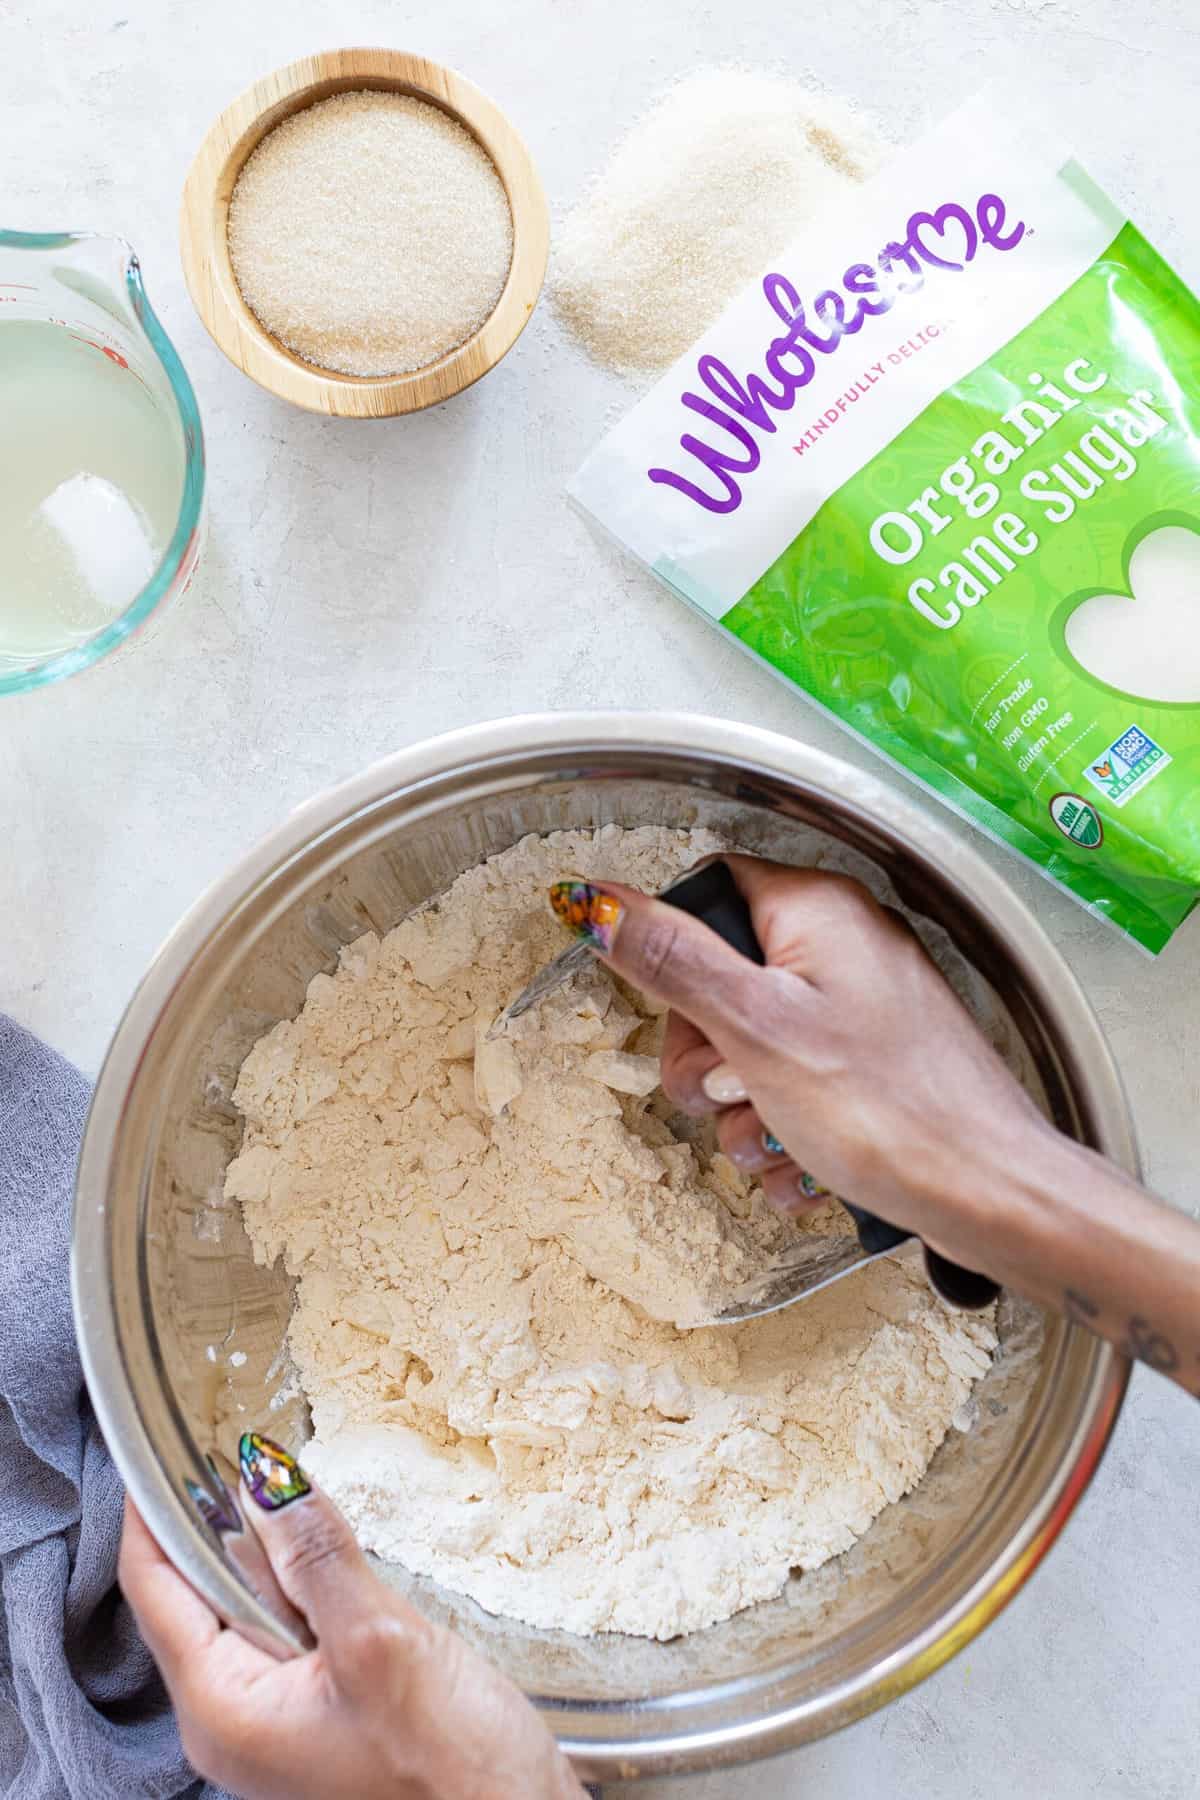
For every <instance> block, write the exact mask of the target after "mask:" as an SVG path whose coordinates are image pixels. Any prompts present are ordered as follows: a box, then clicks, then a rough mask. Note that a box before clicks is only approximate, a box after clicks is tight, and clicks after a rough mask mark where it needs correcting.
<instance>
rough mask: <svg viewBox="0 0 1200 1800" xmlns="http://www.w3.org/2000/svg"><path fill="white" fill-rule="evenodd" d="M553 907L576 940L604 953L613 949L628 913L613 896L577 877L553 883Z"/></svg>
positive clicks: (551, 900)
mask: <svg viewBox="0 0 1200 1800" xmlns="http://www.w3.org/2000/svg"><path fill="white" fill-rule="evenodd" d="M550 904H551V906H552V907H553V908H554V910H555V912H556V913H557V914H558V916H559V918H560V919H561V920H562V922H563V924H564V925H565V926H566V928H567V930H568V931H570V932H572V933H573V934H574V935H575V936H576V937H577V938H582V939H583V941H584V943H586V944H593V945H594V946H595V948H596V949H597V950H600V951H604V952H605V953H607V952H608V951H609V950H611V949H612V944H613V938H614V937H615V936H616V934H617V926H618V925H619V924H620V923H621V918H622V915H623V914H624V911H625V908H624V907H623V906H622V905H621V902H620V901H619V900H618V899H617V898H616V896H615V895H614V894H605V893H601V891H600V889H599V888H594V887H593V886H592V884H591V882H590V881H580V880H579V879H578V877H575V878H573V879H572V880H570V881H556V882H555V883H554V886H553V887H552V888H551V889H550Z"/></svg>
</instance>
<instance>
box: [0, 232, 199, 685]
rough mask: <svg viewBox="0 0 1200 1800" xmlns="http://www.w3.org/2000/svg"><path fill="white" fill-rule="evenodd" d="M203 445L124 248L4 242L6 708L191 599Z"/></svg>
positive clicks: (0, 489)
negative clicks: (184, 595) (183, 597)
mask: <svg viewBox="0 0 1200 1800" xmlns="http://www.w3.org/2000/svg"><path fill="white" fill-rule="evenodd" d="M203 506H204V437H203V432H202V430H201V425H200V414H199V410H198V408H197V406H196V396H195V394H194V393H193V391H192V384H191V382H190V381H189V380H188V377H187V373H186V371H185V369H184V367H183V364H182V363H181V362H180V360H179V357H178V356H177V354H176V352H175V349H174V347H173V345H172V344H171V341H170V339H169V338H168V337H167V335H166V333H165V332H164V331H163V329H162V326H161V325H160V324H159V322H158V320H157V318H156V317H155V315H154V312H153V309H152V308H151V306H150V302H149V301H148V300H147V298H146V292H145V289H144V288H143V286H142V277H141V270H140V268H139V265H138V260H137V256H136V255H135V253H134V252H133V250H132V249H131V248H130V246H129V245H128V244H127V243H126V242H125V241H124V240H123V239H122V238H115V237H103V236H99V235H97V234H95V233H92V232H25V231H0V695H3V694H11V693H21V692H24V691H27V690H28V689H30V688H36V687H42V686H44V685H45V684H46V683H48V682H52V681H61V680H62V679H63V678H64V677H65V676H67V675H74V674H76V673H77V672H78V671H79V670H81V669H86V668H88V667H90V666H91V665H92V664H93V663H95V662H98V661H99V660H100V658H101V657H103V656H106V655H107V654H108V653H109V652H110V651H112V650H114V649H116V648H117V646H118V645H119V644H122V643H124V642H125V641H126V640H127V639H128V638H130V637H131V636H132V635H133V633H134V632H136V631H137V630H138V628H139V626H141V625H143V624H144V623H145V621H146V620H147V619H148V618H149V617H150V615H151V613H153V612H155V611H157V609H158V608H159V607H161V606H162V605H163V604H164V603H165V602H166V601H168V600H171V599H173V598H174V596H175V595H176V594H179V593H181V592H182V591H183V589H184V588H185V587H186V586H187V583H188V581H189V580H190V578H191V575H192V572H193V570H194V569H195V566H196V562H197V559H198V557H199V549H200V531H201V522H202V517H203Z"/></svg>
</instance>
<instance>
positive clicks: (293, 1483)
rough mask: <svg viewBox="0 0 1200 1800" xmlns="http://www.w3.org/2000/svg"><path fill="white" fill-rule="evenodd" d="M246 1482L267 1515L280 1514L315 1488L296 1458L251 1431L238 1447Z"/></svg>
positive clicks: (270, 1440) (244, 1436)
mask: <svg viewBox="0 0 1200 1800" xmlns="http://www.w3.org/2000/svg"><path fill="white" fill-rule="evenodd" d="M238 1461H239V1462H240V1464H241V1466H242V1480H243V1481H244V1482H245V1483H246V1486H247V1487H248V1488H249V1489H250V1492H251V1494H252V1495H253V1497H254V1499H255V1500H257V1501H258V1504H259V1505H260V1506H261V1507H262V1508H263V1510H264V1512H278V1511H279V1509H280V1507H281V1506H287V1505H289V1504H290V1503H291V1502H292V1501H293V1500H302V1499H303V1498H304V1496H305V1494H311V1493H312V1484H311V1482H310V1481H309V1479H308V1477H307V1476H306V1475H305V1473H304V1471H303V1469H301V1468H300V1466H299V1464H298V1463H297V1461H296V1459H295V1457H294V1456H290V1455H289V1454H288V1452H287V1451H286V1450H285V1449H283V1447H282V1445H280V1444H276V1443H275V1442H274V1441H273V1440H272V1439H271V1438H269V1437H263V1435H262V1433H261V1432H258V1431H247V1432H244V1433H243V1434H242V1438H241V1441H240V1442H239V1444H238Z"/></svg>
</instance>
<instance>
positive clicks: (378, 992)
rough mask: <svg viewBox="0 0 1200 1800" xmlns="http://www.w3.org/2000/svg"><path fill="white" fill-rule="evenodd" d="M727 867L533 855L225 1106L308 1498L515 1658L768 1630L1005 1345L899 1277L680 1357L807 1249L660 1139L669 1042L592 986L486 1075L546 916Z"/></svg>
mask: <svg viewBox="0 0 1200 1800" xmlns="http://www.w3.org/2000/svg"><path fill="white" fill-rule="evenodd" d="M718 848H720V845H719V842H718V840H717V839H716V838H714V837H713V836H712V834H711V833H709V832H705V831H693V832H691V833H687V832H679V831H667V830H662V829H657V828H648V827H647V828H639V829H636V830H627V831H622V830H620V829H618V828H616V827H609V828H608V829H606V830H605V831H602V832H600V833H598V834H597V835H596V836H594V837H593V836H591V835H589V834H583V833H568V834H556V835H555V836H552V837H549V838H546V839H537V838H527V839H525V840H524V841H523V842H521V843H519V844H516V845H514V846H513V847H512V848H511V849H510V850H506V851H505V852H504V853H503V854H502V855H500V856H498V857H495V858H493V859H492V860H491V861H489V862H487V863H485V864H483V865H481V866H480V867H478V868H475V869H471V870H469V871H468V872H467V873H466V874H465V875H463V876H461V877H460V878H459V879H458V880H457V881H456V882H455V883H454V885H453V887H452V888H451V889H450V890H449V892H448V893H447V894H445V895H443V897H442V898H441V900H440V901H439V902H438V903H437V905H436V907H433V908H429V909H427V910H425V911H424V912H422V913H419V914H417V915H415V916H414V917H413V918H410V919H407V920H405V921H404V922H403V923H402V924H401V925H399V926H397V928H396V929H395V930H394V931H392V932H390V933H389V934H388V935H387V937H385V938H384V939H383V940H382V941H380V940H379V939H378V938H375V937H373V936H368V937H365V938H363V939H361V940H360V941H359V942H358V943H356V944H353V945H351V946H349V948H348V949H347V950H346V951H345V952H344V953H343V956H342V959H341V964H340V967H339V968H338V970H337V973H336V974H334V975H333V976H328V975H318V976H317V977H316V979H315V980H314V981H313V982H312V984H311V986H310V988H309V992H308V999H307V1002H306V1004H305V1006H304V1008H303V1010H302V1012H301V1013H300V1015H299V1017H298V1018H297V1019H295V1020H292V1021H286V1022H284V1023H283V1024H281V1025H278V1026H276V1027H275V1029H274V1030H273V1031H271V1032H269V1033H268V1034H267V1036H266V1037H264V1038H263V1039H262V1040H261V1041H260V1042H259V1044H258V1045H257V1046H256V1047H255V1048H254V1050H253V1051H252V1052H251V1054H250V1056H249V1057H248V1058H247V1060H246V1063H245V1065H244V1067H243V1069H242V1073H241V1077H240V1079H239V1082H238V1085H237V1089H236V1093H235V1099H236V1101H237V1104H238V1106H239V1107H240V1108H241V1110H242V1112H243V1113H244V1115H245V1118H246V1135H245V1141H244V1145H243V1148H242V1152H241V1154H240V1156H238V1158H237V1159H236V1160H235V1161H234V1162H233V1163H232V1164H231V1165H230V1168H229V1173H228V1180H227V1188H226V1191H227V1193H228V1195H229V1196H230V1197H231V1198H233V1199H236V1200H238V1201H240V1203H241V1205H242V1209H243V1213H244V1217H245V1221H246V1226H247V1230H248V1231H249V1234H250V1238H251V1241H252V1243H253V1245H254V1248H255V1254H256V1256H258V1257H259V1258H260V1259H261V1260H263V1261H271V1260H273V1259H274V1258H275V1257H277V1256H282V1257H283V1259H284V1262H285V1264H286V1267H287V1269H288V1270H289V1272H290V1273H291V1274H293V1275H294V1276H295V1277H296V1278H297V1288H296V1306H295V1312H294V1315H293V1318H292V1322H291V1326H290V1329H289V1336H288V1344H289V1348H290V1351H291V1354H292V1356H293V1358H294V1361H295V1364H296V1367H297V1370H298V1372H299V1376H300V1380H301V1383H302V1386H303V1389H304V1392H305V1394H306V1396H307V1398H308V1400H309V1402H310V1405H311V1407H312V1413H313V1424H314V1427H315V1431H316V1440H315V1442H314V1443H312V1444H310V1445H309V1446H308V1448H307V1449H306V1450H305V1451H304V1462H305V1466H306V1467H307V1468H309V1469H310V1470H311V1472H312V1473H313V1474H314V1475H315V1476H316V1477H317V1479H318V1480H319V1481H321V1482H322V1483H323V1484H324V1486H325V1487H326V1488H327V1489H328V1491H329V1492H330V1493H331V1494H332V1496H333V1498H334V1499H335V1500H336V1501H337V1502H338V1504H339V1505H340V1506H341V1507H342V1508H343V1510H344V1511H345V1512H346V1514H347V1516H348V1517H349V1519H350V1520H351V1523H352V1524H353V1526H354V1528H355V1530H356V1532H357V1533H358V1536H359V1538H360V1540H361V1541H362V1542H363V1543H364V1544H365V1545H366V1546H367V1547H368V1548H370V1549H372V1550H374V1551H376V1552H377V1553H378V1554H380V1555H381V1556H383V1557H385V1558H386V1559H387V1560H389V1561H392V1562H398V1563H401V1564H403V1565H404V1566H405V1567H407V1568H409V1569H411V1570H413V1571H414V1572H416V1573H418V1574H424V1575H430V1576H433V1577H434V1578H435V1579H436V1580H438V1581H440V1582H442V1583H443V1584H444V1585H446V1586H447V1587H450V1588H453V1589H456V1590H458V1591H459V1592H462V1593H466V1594H470V1595H471V1596H473V1598H475V1599H476V1600H477V1601H479V1602H480V1604H481V1605H483V1606H485V1607H487V1608H488V1609H489V1611H492V1612H496V1613H505V1614H509V1615H511V1616H513V1617H515V1618H518V1619H522V1620H525V1621H527V1622H528V1623H530V1624H533V1625H539V1626H548V1627H554V1626H557V1627H562V1628H564V1629H566V1630H570V1631H574V1632H579V1633H592V1632H600V1631H624V1632H630V1633H635V1634H638V1635H643V1636H649V1637H658V1638H667V1637H671V1636H674V1635H675V1634H677V1633H679V1632H685V1631H693V1630H696V1629H698V1628H700V1627H702V1626H705V1625H707V1624H710V1623H712V1622H714V1621H716V1620H718V1619H724V1618H728V1617H729V1616H730V1614H732V1613H734V1612H736V1611H738V1610H739V1608H741V1607H744V1606H748V1605H750V1604H751V1603H752V1602H754V1601H756V1600H760V1599H766V1598H769V1597H770V1596H772V1595H774V1594H777V1593H778V1592H779V1590H780V1589H781V1588H782V1587H783V1585H784V1583H785V1582H786V1580H787V1578H788V1575H789V1573H790V1572H791V1570H792V1569H794V1568H804V1569H812V1568H815V1567H816V1566H817V1565H818V1564H820V1563H822V1562H824V1561H826V1560H827V1559H828V1558H829V1557H831V1556H834V1555H836V1554H837V1553H838V1552H839V1551H842V1550H845V1549H847V1548H848V1547H849V1545H850V1544H851V1543H853V1541H854V1539H855V1538H856V1537H858V1536H859V1535H860V1534H861V1533H862V1532H864V1531H865V1530H866V1529H867V1526H868V1525H869V1524H870V1523H871V1520H872V1519H873V1518H874V1517H875V1516H876V1514H877V1513H878V1512H879V1511H880V1510H881V1509H882V1508H883V1507H884V1506H886V1505H887V1504H888V1502H889V1501H892V1500H895V1499H898V1498H899V1497H900V1495H902V1494H904V1493H905V1492H907V1491H908V1489H909V1488H911V1487H912V1486H913V1485H914V1484H915V1483H916V1482H917V1481H919V1480H920V1478H921V1476H922V1475H923V1474H924V1472H925V1470H926V1468H927V1467H928V1464H929V1459H930V1457H931V1456H932V1455H933V1453H934V1451H935V1450H936V1449H937V1447H938V1445H939V1444H940V1442H941V1441H942V1438H943V1437H944V1436H945V1434H946V1431H947V1429H948V1428H949V1426H950V1424H951V1421H952V1420H953V1418H954V1416H955V1414H956V1412H957V1411H958V1409H959V1407H960V1406H961V1405H962V1403H963V1401H964V1400H965V1399H966V1397H967V1396H968V1394H969V1393H970V1390H971V1386H972V1383H973V1382H974V1380H975V1379H976V1377H977V1376H978V1375H980V1374H981V1373H982V1372H983V1371H984V1369H985V1368H986V1367H987V1364H988V1360H989V1356H990V1352H991V1350H992V1348H993V1346H994V1344H995V1334H994V1331H993V1328H992V1325H991V1323H990V1320H989V1319H987V1318H986V1317H982V1316H978V1315H975V1316H972V1315H966V1314H963V1315H955V1314H953V1313H949V1312H947V1311H946V1310H945V1309H944V1308H943V1307H942V1306H941V1305H940V1304H939V1302H938V1301H937V1300H936V1299H935V1298H934V1296H933V1295H932V1294H931V1292H930V1290H929V1288H928V1286H927V1284H926V1282H925V1280H924V1278H923V1275H922V1274H921V1272H920V1269H919V1265H918V1266H917V1267H913V1266H911V1265H909V1264H907V1263H905V1262H903V1261H894V1260H885V1261H881V1262H877V1263H874V1264H872V1265H871V1266H870V1267H868V1268H866V1269H863V1270H862V1271H860V1272H859V1273H857V1274H856V1275H855V1277H854V1279H853V1280H851V1281H844V1282H840V1283H838V1284H836V1285H835V1286H833V1287H831V1288H829V1289H827V1290H826V1291H825V1292H824V1293H820V1294H817V1295H815V1296H814V1297H813V1298H812V1299H810V1300H808V1301H806V1302H805V1304H804V1305H803V1306H801V1307H797V1308H793V1309H791V1310H790V1311H785V1312H780V1313H775V1314H772V1315H771V1316H769V1317H766V1318H762V1319H757V1320H753V1321H751V1322H749V1323H747V1324H745V1325H741V1326H736V1327H725V1328H720V1327H717V1328H711V1327H710V1328H707V1329H706V1328H703V1327H701V1328H699V1329H680V1323H682V1322H685V1321H686V1322H688V1323H692V1322H695V1321H699V1320H703V1319H704V1318H706V1317H711V1316H712V1313H713V1311H714V1310H716V1309H717V1308H719V1306H720V1305H721V1303H722V1298H723V1296H726V1295H727V1294H728V1292H729V1290H730V1289H731V1288H733V1287H735V1286H736V1285H738V1284H739V1283H740V1282H741V1281H743V1280H745V1279H747V1278H748V1277H750V1276H751V1275H753V1273H754V1272H755V1271H756V1270H761V1269H763V1268H764V1267H766V1266H767V1265H768V1264H769V1262H770V1260H771V1258H772V1256H773V1255H774V1254H775V1253H776V1252H777V1251H778V1250H779V1249H780V1248H781V1247H782V1245H783V1244H784V1243H786V1241H787V1240H788V1238H789V1236H790V1235H791V1233H792V1232H793V1230H794V1229H795V1228H794V1227H792V1226H791V1225H789V1224H788V1223H787V1222H785V1221H783V1220H781V1219H780V1218H778V1217H777V1216H776V1215H775V1214H774V1213H773V1212H772V1211H771V1210H770V1208H769V1207H768V1206H767V1205H766V1203H765V1201H764V1199H763V1197H762V1194H761V1191H760V1190H759V1189H758V1187H757V1186H756V1185H753V1184H751V1183H749V1182H747V1181H746V1180H745V1179H744V1178H743V1177H742V1176H740V1175H739V1173H738V1172H737V1170H736V1169H735V1168H734V1167H733V1165H732V1164H731V1163H729V1162H728V1160H727V1159H726V1158H725V1157H723V1156H721V1155H720V1154H719V1153H714V1150H713V1146H712V1145H711V1143H709V1144H708V1145H706V1144H705V1143H704V1142H703V1141H702V1142H699V1143H692V1142H683V1141H680V1139H679V1138H678V1137H677V1136H676V1134H675V1132H674V1131H673V1130H672V1127H671V1123H670V1120H671V1108H670V1106H669V1103H668V1102H667V1101H666V1099H665V1098H664V1096H663V1094H662V1092H661V1090H659V1088H658V1061H657V1056H658V1049H659V1045H660V1041H661V1030H662V1020H661V1017H660V1016H659V1014H658V1012H657V1010H656V1009H655V1008H653V1007H652V1006H650V1005H649V1004H648V1003H646V1002H645V1001H643V1000H641V999H639V998H638V997H637V996H634V995H631V994H630V993H629V992H628V991H627V990H624V989H618V988H617V987H616V986H615V984H614V983H613V981H612V980H611V979H610V977H609V976H608V975H607V973H605V972H604V971H603V970H601V969H599V968H597V969H595V970H593V971H592V972H591V973H590V974H589V975H588V976H586V977H584V978H579V979H577V980H576V981H575V982H573V983H572V984H570V985H569V986H568V987H566V988H564V989H562V990H560V991H559V992H557V993H555V994H553V995H551V996H550V997H549V998H548V999H547V1000H546V1001H545V1002H544V1003H543V1004H542V1006H540V1007H538V1008H536V1009H534V1010H533V1011H532V1012H530V1013H527V1014H526V1015H525V1016H524V1017H523V1018H522V1019H520V1020H519V1021H517V1022H516V1024H515V1025H513V1026H511V1027H510V1028H509V1033H508V1034H507V1035H506V1036H505V1037H504V1038H501V1039H498V1040H496V1041H495V1042H491V1043H489V1042H488V1039H487V1035H486V1033H487V1028H488V1026H489V1025H490V1024H491V1022H492V1020H493V1019H494V1018H495V1016H496V1014H497V1013H498V1012H499V1011H500V1009H501V1008H502V1007H503V1006H504V1005H505V1004H506V1003H507V1002H508V1001H509V1000H511V999H512V997H513V995H514V994H515V993H516V992H517V991H518V990H519V989H520V988H521V986H523V984H524V983H525V981H526V980H527V979H528V977H529V976H530V975H532V974H533V973H534V972H535V970H536V969H538V968H539V967H541V966H542V965H543V964H544V963H545V962H546V961H548V959H549V958H550V956H551V955H553V954H554V952H555V951H556V950H557V949H559V948H560V947H561V943H562V934H561V928H560V927H559V926H558V925H557V924H556V922H555V921H554V919H553V918H552V917H551V914H550V910H549V907H548V906H547V904H546V890H547V888H548V887H549V885H550V883H551V882H552V881H554V880H556V879H558V878H559V877H560V876H561V875H562V874H563V873H564V872H569V871H574V872H576V873H578V874H580V875H582V876H584V877H587V876H600V875H607V876H609V877H619V878H620V879H622V880H625V881H628V882H631V883H633V884H635V885H636V886H638V887H641V888H643V889H649V890H654V889H656V888H659V887H661V886H663V885H664V884H665V883H666V882H667V881H669V880H671V879H672V878H674V877H675V876H677V875H679V874H680V873H682V871H683V870H684V869H685V868H687V867H689V866H690V865H691V864H692V863H694V862H695V861H696V860H697V859H698V858H699V857H700V856H702V855H704V854H706V853H710V852H712V851H715V850H717V849H718ZM812 1228H813V1229H817V1230H820V1229H824V1230H828V1229H830V1220H829V1218H828V1217H827V1216H826V1217H825V1218H824V1219H818V1220H816V1221H813V1222H812Z"/></svg>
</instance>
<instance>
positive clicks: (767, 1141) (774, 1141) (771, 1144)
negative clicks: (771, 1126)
mask: <svg viewBox="0 0 1200 1800" xmlns="http://www.w3.org/2000/svg"><path fill="white" fill-rule="evenodd" d="M762 1147H763V1149H764V1150H765V1151H766V1153H767V1155H768V1156H782V1155H783V1154H784V1149H783V1145H782V1144H781V1143H780V1141H779V1139H778V1138H777V1137H776V1136H775V1133H774V1132H773V1131H764V1132H763V1134H762Z"/></svg>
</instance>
